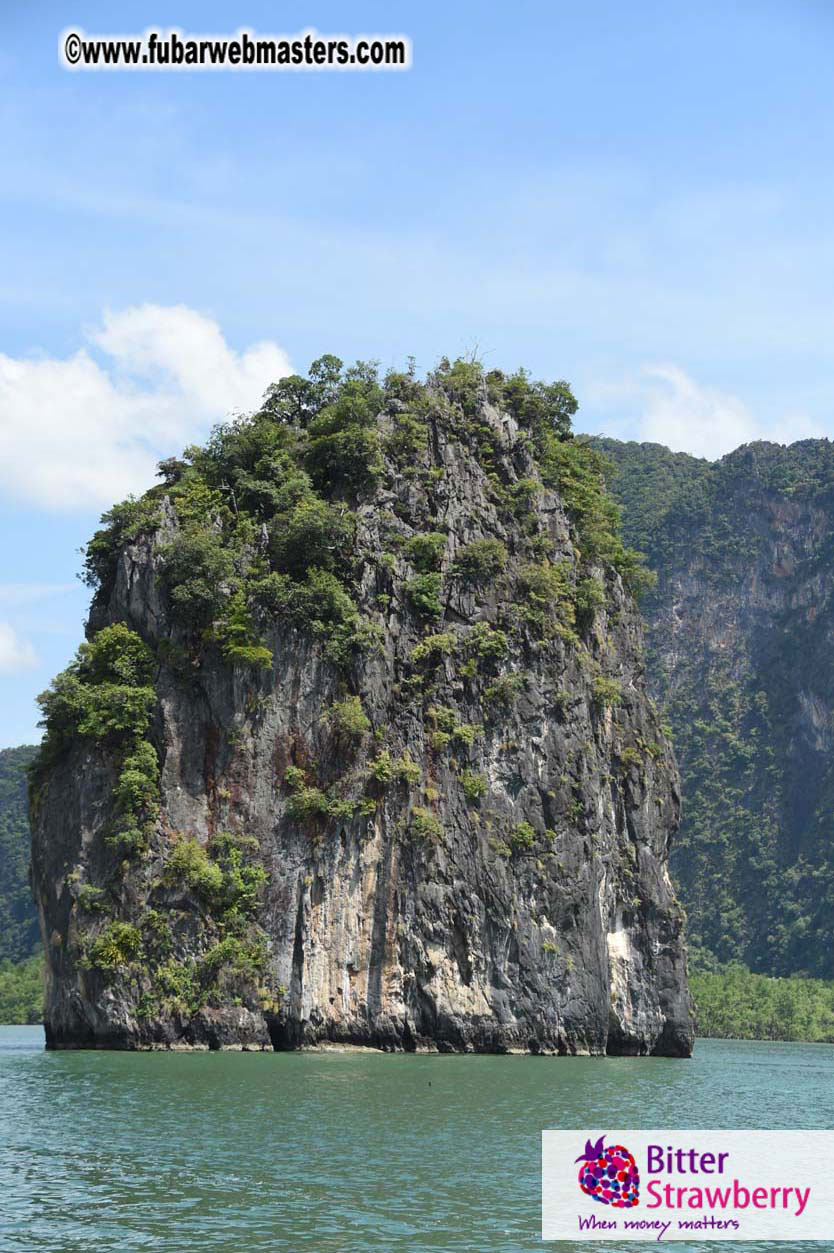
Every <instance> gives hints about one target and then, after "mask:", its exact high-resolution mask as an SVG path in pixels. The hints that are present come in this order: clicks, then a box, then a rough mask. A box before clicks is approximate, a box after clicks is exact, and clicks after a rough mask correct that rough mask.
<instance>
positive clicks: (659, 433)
mask: <svg viewBox="0 0 834 1253" xmlns="http://www.w3.org/2000/svg"><path fill="white" fill-rule="evenodd" d="M594 392H595V398H596V400H597V402H598V404H599V405H600V407H605V408H608V409H611V408H615V407H616V406H618V405H624V407H625V408H626V409H627V410H631V416H630V417H628V418H618V419H615V421H614V422H613V423H606V429H607V430H611V433H613V434H616V435H617V436H618V437H619V438H622V439H635V440H640V441H649V442H651V443H656V444H665V445H666V446H667V447H668V448H671V449H672V451H673V452H688V453H691V454H692V455H693V456H695V457H707V458H708V459H709V460H711V461H712V460H715V459H716V458H717V457H722V456H723V455H724V454H725V453H728V452H732V450H733V449H734V448H738V447H739V445H740V444H749V443H751V442H752V441H754V440H771V441H772V442H773V443H777V444H790V443H792V442H793V441H794V440H797V439H809V438H812V437H819V436H823V435H825V430H824V429H823V427H822V426H820V425H819V424H818V423H816V422H814V421H813V420H812V419H810V418H808V417H806V416H804V415H802V414H797V413H786V414H784V415H783V416H780V417H779V418H768V417H757V416H754V415H753V414H752V413H751V412H750V410H749V409H748V408H747V406H746V405H745V404H744V402H743V401H742V400H740V399H739V398H738V397H737V396H734V395H732V394H731V393H730V392H724V391H721V390H720V389H719V388H716V387H709V386H703V385H701V384H699V383H697V382H696V381H695V380H694V379H693V378H691V377H690V375H688V374H687V373H686V372H685V371H684V370H682V369H680V367H679V366H676V365H653V366H646V367H644V368H643V370H642V371H641V373H640V377H639V378H638V379H633V380H630V381H627V382H624V383H616V384H602V385H601V386H599V387H597V388H595V389H594Z"/></svg>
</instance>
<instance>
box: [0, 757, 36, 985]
mask: <svg viewBox="0 0 834 1253" xmlns="http://www.w3.org/2000/svg"><path fill="white" fill-rule="evenodd" d="M34 754H35V749H34V748H31V747H24V748H6V749H3V750H2V751H0V961H2V960H3V959H4V958H7V959H10V960H11V961H15V962H17V961H21V960H22V959H23V958H25V957H30V956H31V955H32V953H34V951H35V949H36V947H37V944H38V941H39V938H40V937H39V934H38V922H37V916H36V914H35V906H34V904H33V902H32V893H31V891H30V888H29V818H28V812H27V802H26V767H27V765H28V764H29V762H30V761H31V760H32V758H33V756H34Z"/></svg>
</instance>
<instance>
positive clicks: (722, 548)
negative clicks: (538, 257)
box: [596, 440, 834, 978]
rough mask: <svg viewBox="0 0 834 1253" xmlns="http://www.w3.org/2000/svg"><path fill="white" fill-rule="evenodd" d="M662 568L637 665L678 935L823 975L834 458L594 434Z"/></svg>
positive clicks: (629, 527) (830, 911)
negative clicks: (648, 710) (671, 797)
mask: <svg viewBox="0 0 834 1253" xmlns="http://www.w3.org/2000/svg"><path fill="white" fill-rule="evenodd" d="M596 443H597V446H598V447H600V448H601V449H602V450H603V451H604V452H606V453H607V454H608V455H609V456H610V457H611V458H612V459H613V460H614V462H615V464H616V466H617V474H616V477H614V478H613V479H612V490H613V491H614V493H615V495H617V496H618V497H619V499H620V501H621V504H622V506H623V509H624V519H623V521H624V528H625V532H626V535H627V537H628V539H629V540H630V541H631V542H632V543H634V544H636V545H637V546H638V547H640V548H641V549H643V550H644V551H645V552H646V553H647V554H648V558H649V564H650V566H651V567H652V568H653V569H655V570H656V571H657V575H658V582H657V586H656V588H655V589H654V591H653V592H652V593H651V594H650V595H648V596H647V597H646V598H645V599H644V602H643V608H644V611H645V613H646V616H647V621H648V627H649V632H648V648H647V656H648V661H647V667H648V673H649V676H650V680H651V685H652V687H653V690H654V692H655V694H656V696H657V699H658V702H659V704H660V706H661V709H662V711H663V713H664V716H666V717H668V719H669V721H670V723H671V725H672V729H673V741H674V743H675V747H676V750H677V753H678V757H679V760H680V763H681V772H682V777H683V798H684V805H683V821H682V825H681V830H680V833H679V836H678V839H677V841H676V845H675V852H674V856H673V861H672V869H673V875H674V876H675V878H676V881H677V883H678V884H679V885H680V890H681V894H682V900H683V903H684V905H685V907H686V909H687V913H688V917H689V934H690V939H691V940H692V942H693V943H694V944H697V945H699V946H703V947H704V948H706V949H707V950H708V951H709V952H711V953H713V954H714V955H716V956H717V957H718V958H720V959H721V960H722V961H730V960H742V961H744V962H745V963H747V964H748V965H749V966H750V967H751V968H752V969H754V970H758V971H763V972H765V973H772V974H789V973H793V972H807V973H809V974H814V975H819V976H824V977H828V978H830V977H832V976H833V975H834V839H832V813H833V812H834V773H833V772H832V745H833V744H834V664H832V657H834V612H833V610H834V600H832V593H834V448H832V445H831V444H830V443H829V441H827V440H804V441H801V442H800V443H797V444H794V445H791V446H790V447H783V446H781V445H777V444H769V443H756V444H750V445H747V446H745V447H743V448H739V449H737V450H736V451H735V452H733V453H731V454H729V455H728V456H726V457H724V458H722V460H721V461H718V462H715V463H710V462H706V461H702V460H697V459H695V458H693V457H688V456H686V455H684V454H673V453H671V452H669V450H668V449H665V448H662V447H660V446H659V445H653V444H619V443H617V442H616V441H613V440H612V441H609V440H600V441H596Z"/></svg>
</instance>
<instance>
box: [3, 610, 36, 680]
mask: <svg viewBox="0 0 834 1253" xmlns="http://www.w3.org/2000/svg"><path fill="white" fill-rule="evenodd" d="M37 660H38V658H37V655H36V653H35V650H34V648H33V647H32V645H31V644H30V643H29V642H28V640H23V639H21V638H20V636H19V635H18V634H17V632H16V631H15V629H14V627H13V626H11V624H10V623H8V622H0V674H14V673H15V672H16V671H18V670H28V669H29V667H30V666H34V665H36V664H37Z"/></svg>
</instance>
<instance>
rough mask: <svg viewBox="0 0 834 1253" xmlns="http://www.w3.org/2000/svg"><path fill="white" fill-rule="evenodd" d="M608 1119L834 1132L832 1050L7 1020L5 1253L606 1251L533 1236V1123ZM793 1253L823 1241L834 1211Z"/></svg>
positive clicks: (2, 1180) (605, 1122)
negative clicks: (67, 1040)
mask: <svg viewBox="0 0 834 1253" xmlns="http://www.w3.org/2000/svg"><path fill="white" fill-rule="evenodd" d="M605 1126H620V1127H628V1126H634V1127H641V1126H643V1127H670V1128H687V1127H692V1128H695V1127H774V1128H796V1127H808V1128H811V1127H820V1128H831V1127H834V1047H832V1046H829V1045H809V1044H804V1045H793V1044H758V1043H750V1042H735V1041H717V1040H716V1041H709V1040H707V1041H701V1042H699V1044H698V1048H697V1051H696V1056H695V1057H694V1058H693V1059H692V1060H691V1061H675V1060H667V1059H663V1058H654V1059H630V1058H593V1059H592V1058H545V1057H457V1056H448V1057H447V1056H431V1057H427V1056H411V1055H387V1054H372V1053H303V1054H298V1053H296V1054H293V1053H263V1054H261V1053H258V1054H246V1053H244V1054H240V1053H197V1054H178V1053H105V1052H101V1053H97V1052H77V1053H46V1052H44V1051H43V1036H42V1032H41V1030H40V1028H34V1027H3V1028H0V1249H2V1250H3V1253H5V1251H6V1250H26V1253H108V1251H109V1250H113V1251H118V1253H132V1251H133V1250H146V1249H153V1250H154V1251H157V1250H159V1251H162V1253H180V1250H183V1251H184V1250H189V1251H191V1250H205V1251H206V1253H221V1251H222V1253H232V1251H234V1253H249V1251H250V1250H251V1251H258V1253H260V1251H261V1250H264V1251H266V1250H270V1251H272V1250H282V1251H283V1250H287V1253H301V1251H306V1250H311V1251H312V1250H316V1253H331V1251H332V1253H337V1251H338V1253H377V1251H378V1253H399V1251H400V1250H408V1251H409V1253H424V1251H425V1253H428V1251H429V1250H431V1251H432V1253H439V1251H443V1253H458V1251H459V1250H466V1251H467V1253H468V1251H470V1250H471V1251H472V1253H475V1250H477V1251H478V1253H529V1251H530V1250H536V1249H542V1248H543V1247H552V1248H553V1249H554V1250H556V1251H557V1253H569V1251H570V1250H571V1249H580V1248H585V1249H593V1248H596V1249H600V1250H608V1251H609V1253H613V1250H614V1249H615V1248H616V1247H617V1246H616V1245H614V1244H611V1243H605V1244H601V1243H600V1244H576V1245H568V1244H556V1245H552V1246H542V1243H541V1240H540V1143H541V1137H540V1133H541V1130H542V1128H545V1127H553V1128H558V1127H605ZM623 1247H624V1248H626V1249H631V1250H634V1249H639V1248H641V1247H645V1246H642V1245H636V1244H630V1245H625V1246H623ZM652 1247H655V1248H656V1247H657V1245H656V1244H655V1245H653V1246H652ZM673 1247H674V1248H675V1249H677V1250H684V1249H692V1250H694V1249H707V1248H723V1249H725V1250H728V1251H730V1253H732V1250H734V1249H736V1250H741V1249H742V1248H744V1249H751V1248H753V1247H754V1246H752V1245H749V1244H748V1245H741V1244H736V1243H734V1244H725V1245H709V1244H705V1243H702V1244H691V1243H690V1244H682V1243H677V1244H675V1245H674V1246H673ZM758 1247H760V1248H767V1249H770V1250H771V1251H775V1253H778V1251H779V1250H785V1251H787V1250H789V1249H797V1248H799V1246H798V1245H790V1246H789V1245H787V1244H781V1245H774V1244H769V1245H760V1246H758ZM806 1247H807V1248H809V1249H814V1250H816V1251H817V1253H822V1250H823V1249H825V1250H834V1215H832V1243H831V1244H830V1245H829V1244H821V1243H816V1244H809V1245H807V1246H806Z"/></svg>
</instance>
